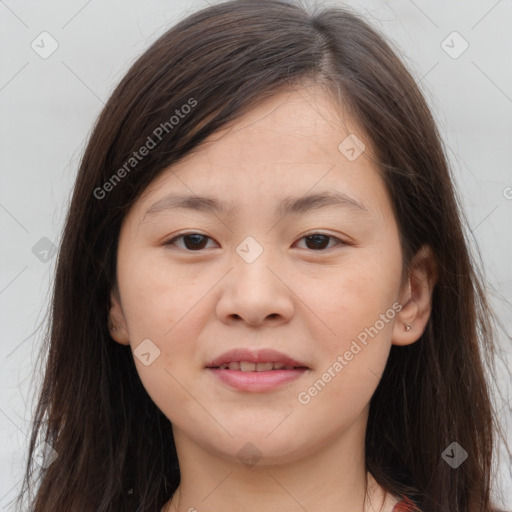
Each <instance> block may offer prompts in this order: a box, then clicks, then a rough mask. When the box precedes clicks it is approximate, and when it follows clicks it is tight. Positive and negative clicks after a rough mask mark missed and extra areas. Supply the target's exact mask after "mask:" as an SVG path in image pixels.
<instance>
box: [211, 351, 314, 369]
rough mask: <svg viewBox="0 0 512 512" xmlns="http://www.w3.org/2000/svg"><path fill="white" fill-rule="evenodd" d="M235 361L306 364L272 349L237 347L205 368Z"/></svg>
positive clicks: (292, 364) (305, 366) (303, 365)
mask: <svg viewBox="0 0 512 512" xmlns="http://www.w3.org/2000/svg"><path fill="white" fill-rule="evenodd" d="M236 361H247V362H249V363H282V364H284V365H285V366H299V367H304V368H307V365H305V364H304V363H301V362H300V361H296V360H295V359H293V358H291V357H289V356H287V355H286V354H283V353H281V352H278V351H277V350H272V349H261V350H256V351H254V352H252V351H250V350H248V349H246V348H237V349H234V350H229V351H228V352H224V354H222V355H220V356H218V357H216V358H215V359H213V360H212V361H210V362H209V363H207V364H206V367H207V368H216V367H218V366H220V365H221V364H228V363H232V362H236Z"/></svg>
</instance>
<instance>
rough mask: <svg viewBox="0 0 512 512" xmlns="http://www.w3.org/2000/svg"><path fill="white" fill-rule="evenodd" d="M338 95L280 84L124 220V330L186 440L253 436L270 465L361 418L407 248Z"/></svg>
mask: <svg viewBox="0 0 512 512" xmlns="http://www.w3.org/2000/svg"><path fill="white" fill-rule="evenodd" d="M335 111H336V110H335V108H334V105H333V104H332V103H330V100H329V99H328V98H327V97H326V96H324V95H323V94H322V92H321V91H320V90H318V89H314V88H312V89H302V90H300V92H298V91H295V90H293V91H286V92H282V93H279V94H277V95H276V96H274V97H272V99H270V100H266V101H265V102H264V103H261V104H260V105H259V106H258V107H257V108H254V109H253V110H252V111H251V112H250V113H248V114H247V115H245V116H244V117H243V118H240V119H239V120H238V121H237V122H236V123H235V124H233V125H232V126H231V127H230V128H229V129H224V130H222V131H220V132H218V133H216V134H215V136H212V137H211V138H210V139H209V141H208V143H207V144H206V145H204V146H202V147H201V148H200V149H198V150H197V151H196V152H194V153H193V154H190V155H189V156H188V157H187V158H186V159H184V160H182V161H181V162H179V163H178V164H176V165H174V166H173V167H172V168H169V169H167V170H166V171H165V172H164V173H163V174H161V175H160V176H159V177H158V179H156V180H155V181H154V182H153V183H152V184H151V186H150V187H149V188H147V189H146V190H145V192H144V194H143V195H142V196H141V197H140V198H139V199H138V201H137V202H136V203H135V204H134V205H133V207H132V209H131V210H130V212H129V214H128V215H127V216H126V218H125V219H124V223H123V225H122V229H121V233H120V240H119V246H118V255H117V257H118V260H117V282H118V289H119V296H117V295H116V294H114V293H113V295H112V309H111V319H112V321H113V323H114V324H115V325H116V326H117V331H116V334H115V336H114V337H115V339H116V341H118V342H119V343H125V344H128V343H129V344H130V346H131V349H132V351H133V354H134V360H135V363H136V367H137V371H138V373H139V376H140V378H141V380H142V383H143V385H144V386H145V388H146V390H147V392H148V393H149V395H150V396H151V398H152V399H153V401H154V402H155V404H156V405H157V406H158V407H159V408H160V410H161V411H162V412H163V413H164V414H165V415H166V416H167V418H169V420H170V421H171V422H172V425H173V429H174V433H175V438H176V440H177V445H178V441H179V440H181V439H185V438H186V439H188V440H191V441H192V442H194V443H195V444H196V445H198V446H201V447H202V448H204V449H206V450H208V451H209V452H210V453H214V454H216V455H218V456H221V457H223V458H224V459H229V458H233V460H235V458H237V457H238V458H239V457H240V456H241V454H243V453H244V452H243V450H244V449H245V450H246V451H247V450H249V451H250V449H249V448H247V446H249V445H247V446H246V447H245V448H243V447H244V446H245V445H246V443H251V445H250V446H252V447H253V448H251V449H253V450H255V451H256V452H257V454H258V457H262V458H263V461H266V462H268V463H269V464H272V463H276V462H277V461H278V460H279V461H286V460H289V461H292V460H294V459H297V458H298V457H301V456H303V455H304V454H305V453H308V452H313V451H314V450H316V449H318V448H319V447H320V446H323V445H325V444H326V443H328V442H331V441H332V440H334V439H336V438H338V437H339V436H343V435H344V434H346V433H347V432H348V431H349V430H350V429H357V430H358V431H359V433H361V432H363V433H364V429H365V422H366V418H367V411H368V404H369V400H370V398H371V396H372V394H373V392H374V391H375V389H376V387H377V384H378V382H379V379H380V377H381V374H382V372H383V370H384V367H385V364H386V360H387V357H388V354H389V350H390V348H391V345H392V344H393V343H394V342H397V340H398V337H397V335H396V333H397V332H398V330H403V329H402V327H398V323H399V322H397V320H398V319H399V313H398V312H399V310H400V308H401V306H400V303H401V299H402V298H403V295H402V292H403V290H402V289H401V270H402V256H401V248H400V244H399V234H398V229H397V223H396V221H395V218H394V215H393V212H392V206H391V202H390V198H389V196H388V193H387V190H386V188H385V185H384V183H383V181H382V178H381V177H380V175H379V172H378V170H377V168H376V166H375V165H374V164H373V163H372V161H371V158H369V156H370V153H369V143H368V141H367V142H365V136H364V134H363V133H362V132H361V130H360V129H359V128H358V127H357V124H356V123H355V122H354V121H353V120H351V119H350V118H349V117H348V116H343V117H344V119H343V120H342V121H340V118H339V117H338V115H337V114H335ZM349 134H355V135H356V136H357V137H358V138H359V140H360V141H362V142H363V143H364V144H366V152H364V153H362V154H360V155H359V156H358V154H359V152H360V150H361V149H362V146H360V144H359V143H357V141H355V139H353V138H349V139H347V136H348V135H349ZM354 141H355V142H354ZM313 195H317V197H316V199H315V198H314V197H313V198H311V197H310V196H313ZM177 196H192V197H196V200H195V201H193V200H189V201H186V200H183V199H182V200H179V199H177ZM197 196H201V197H207V198H209V200H208V201H206V200H204V201H199V200H197ZM172 198H174V199H172ZM308 198H309V199H308ZM210 200H211V201H210ZM212 205H217V206H218V207H213V206H212ZM221 207H222V208H221ZM401 314H403V312H402V313H401ZM410 341H411V342H412V341H414V340H413V339H411V340H410ZM404 343H405V342H404ZM232 351H238V352H232ZM244 351H245V352H244ZM273 351H275V352H273ZM230 352H231V354H230ZM223 355H226V357H224V358H223V357H222V356H223ZM219 358H220V359H219ZM223 363H224V364H223ZM240 363H242V364H241V367H240V366H237V365H239V364H240ZM256 363H258V364H257V365H256ZM283 365H285V368H281V369H279V368H280V367H282V366H283ZM288 367H293V369H287V368H288ZM254 447H256V448H254ZM241 449H242V452H240V450H241ZM246 455H247V454H246ZM249 455H250V454H249Z"/></svg>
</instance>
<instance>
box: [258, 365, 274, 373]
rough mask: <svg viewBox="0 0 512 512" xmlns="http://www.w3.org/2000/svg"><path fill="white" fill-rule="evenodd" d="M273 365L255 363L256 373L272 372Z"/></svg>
mask: <svg viewBox="0 0 512 512" xmlns="http://www.w3.org/2000/svg"><path fill="white" fill-rule="evenodd" d="M273 366H274V363H256V371H257V372H268V371H269V370H272V368H273Z"/></svg>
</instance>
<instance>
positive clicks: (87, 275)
mask: <svg viewBox="0 0 512 512" xmlns="http://www.w3.org/2000/svg"><path fill="white" fill-rule="evenodd" d="M304 83H315V84H317V85H319V86H321V87H322V88H323V89H324V90H325V91H326V93H327V94H329V95H330V97H331V98H332V100H333V101H334V102H337V104H338V105H344V107H346V108H348V109H350V111H351V113H352V114H353V115H354V116H355V118H356V119H357V120H358V121H359V124H360V126H361V127H362V129H363V131H364V133H365V136H366V138H367V140H368V141H371V144H372V148H373V149H374V151H375V155H376V163H377V164H378V166H379V169H380V170H381V172H382V176H383V177H384V180H385V183H386V186H387V187H388V190H389V192H390V196H391V198H392V203H393V208H394V212H395V215H396V219H397V222H398V226H399V229H400V235H401V244H402V250H403V255H404V269H405V270H407V265H408V264H409V262H410V261H411V257H412V255H414V253H415V252H416V251H417V250H418V249H419V248H420V247H421V246H422V245H424V244H428V245H429V246H430V247H431V248H432V250H433V252H434V255H435V258H436V260H437V264H438V267H439V277H438V282H437V285H436V287H435V289H434V296H433V309H432V313H431V318H430V320H429V322H428V325H427V328H426V330H425V332H424V334H423V335H422V336H421V338H420V339H419V340H418V342H416V343H414V344H412V345H410V346H407V347H395V346H393V347H392V349H391V353H390V356H389V360H388V363H387V367H386V369H385V371H384V374H383V376H382V379H381V381H380V383H379V385H378V388H377V390H376V392H375V394H374V396H373V398H372V400H371V404H370V414H369V420H368V425H367V432H366V465H367V469H368V470H369V471H370V472H371V473H372V474H373V476H374V477H375V479H376V480H377V481H378V482H379V484H381V485H382V486H383V487H384V488H385V489H386V490H388V491H390V492H392V493H394V494H397V495H398V494H402V495H406V496H408V497H409V498H411V499H412V500H414V501H415V502H416V503H417V504H418V505H419V506H420V507H421V508H422V510H424V511H434V510H435V511H436V512H448V511H449V512H490V511H491V510H493V507H492V504H491V499H490V475H491V469H492V462H493V445H494V438H495V435H494V433H495V431H496V428H497V421H496V416H495V415H494V413H493V408H492V401H491V397H490V394H489V388H488V383H487V381H488V377H487V376H486V368H487V365H486V363H489V364H492V354H493V332H494V329H493V325H492V321H491V319H492V318H493V317H492V314H491V311H490V309H489V307H488V304H487V302H486V298H485V295H484V287H483V284H482V283H483V280H482V278H481V277H480V273H479V271H478V270H477V267H476V265H475V263H474V257H473V256H472V255H471V253H470V250H469V247H470V245H469V240H468V239H467V235H466V234H465V231H464V222H465V221H464V218H463V216H462V214H461V212H460V208H459V206H458V200H457V197H456V194H455V191H454V187H453V183H452V179H451V176H450V171H449V168H448V165H447V159H446V156H445V150H444V148H443V145H442V142H441V140H440V137H439V134H438V131H437V129H436V126H435V123H434V120H433V118H432V115H431V113H430V111H429V108H428V106H427V104H426V102H425V100H424V98H423V96H422V94H421V92H420V91H419V89H418V86H417V85H416V83H415V81H414V79H413V78H412V76H411V75H410V74H409V72H408V71H407V70H406V68H405V67H404V65H403V64H402V62H401V60H400V59H399V58H398V57H397V55H396V54H395V52H394V51H393V50H392V49H391V45H390V43H388V42H387V41H386V40H385V38H384V37H383V36H382V35H380V34H378V33H377V32H376V31H375V30H374V29H372V28H371V27H370V26H369V25H368V24H367V23H366V22H365V21H364V20H362V19H361V17H360V16H358V15H357V14H355V13H352V12H351V11H349V10H347V9H341V8H323V9H320V8H314V9H311V10H309V9H308V8H307V7H306V6H304V5H300V4H298V3H292V2H289V1H284V0H282V1H280V0H265V1H237V0H235V1H228V2H225V3H221V4H217V5H214V6H212V7H208V8H206V9H204V10H201V11H199V12H196V13H195V14H193V15H191V16H189V17H187V18H185V19H183V20H182V21H180V22H179V23H178V24H176V25H175V26H174V27H172V28H171V29H170V30H169V31H167V32H166V33H165V34H163V35H162V36H161V37H160V38H159V39H158V40H157V41H156V42H155V43H154V44H153V45H152V46H151V47H150V48H149V49H148V50H147V51H146V52H145V53H144V54H143V55H142V56H141V57H140V58H139V59H138V60H137V61H136V62H135V63H134V64H133V66H132V67H131V69H130V70H129V71H128V73H127V74H126V76H125V77H124V78H123V80H122V81H121V83H120V84H119V85H118V87H117V88H116V89H115V91H114V92H113V94H112V96H111V97H110V99H109V101H108V102H107V104H106V105H105V107H104V109H103V111H102V113H101V115H100V116H99V119H98V121H97V123H96V126H95V128H94V131H93V133H92V135H91V137H90V140H89V143H88V145H87V148H86V150H85V153H84V155H83V158H82V161H81V165H80V168H79V171H78V176H77V178H76V184H75V187H74V192H73V197H72V201H71V204H70V208H69V214H68V217H67V221H66V224H65V228H64V232H63V237H62V242H61V244H60V251H59V256H58V263H57V270H56V278H55V285H54V289H53V296H52V309H51V318H50V322H49V327H48V332H47V333H46V337H45V340H44V341H45V343H44V344H43V350H42V352H41V357H45V358H46V359H45V375H44V382H43V385H42V389H41V392H40V396H39V401H38V404H37V409H36V411H35V415H34V424H33V430H32V435H31V441H30V446H29V453H28V462H27V467H26V474H25V480H24V485H23V489H22V492H21V493H20V497H19V500H21V498H22V497H23V496H25V495H26V494H29V493H30V497H29V500H30V506H29V508H30V510H31V511H34V512H50V511H51V512H55V511H64V510H70V511H73V512H86V511H87V512H93V511H94V512H107V511H115V512H120V511H124V512H129V511H147V512H159V511H160V509H161V507H162V506H163V504H164V503H165V502H166V501H167V500H168V498H169V497H170V495H171V494H172V493H173V492H174V491H175V489H176V488H177V486H178V484H179V480H180V472H179V465H178V459H177V456H176V450H175V446H174V441H173V435H172V430H171V424H170V422H169V420H168V419H167V418H166V417H165V416H164V415H163V413H162V412H161V411H160V410H159V409H158V408H157V407H156V405H155V404H154V403H153V401H152V400H151V398H150V397H149V395H148V394H147V393H146V391H145V389H144V387H143V386H142V383H141V381H140V379H139V378H138V375H137V371H136V368H135V364H134V361H133V356H132V353H131V350H130V347H129V346H122V345H120V344H119V343H115V342H114V341H113V340H112V338H111V337H110V335H109V331H108V328H107V319H108V311H109V305H110V304H109V297H110V292H111V290H112V287H114V286H115V275H116V252H117V242H118V236H119V231H120V226H121V222H122V221H123V218H124V217H125V215H126V213H127V212H128V210H129V209H130V207H131V205H133V203H134V201H135V200H136V199H137V198H138V197H139V196H140V194H141V193H142V192H143V191H144V190H145V188H146V187H147V186H148V185H149V184H150V183H151V182H152V181H153V180H154V179H155V178H156V177H157V176H158V175H159V173H161V172H162V171H163V170H164V169H166V168H167V167H169V166H171V165H173V164H174V163H176V162H178V161H179V160H180V159H181V158H182V157H184V156H185V155H187V154H188V153H190V152H191V151H193V150H194V149H196V148H198V147H199V146H200V144H201V142H202V141H204V140H205V139H206V137H208V136H209V135H211V134H212V133H214V132H215V131H216V130H218V129H220V128H221V127H224V126H225V125H226V124H227V123H229V122H232V121H234V120H236V119H237V118H239V117H240V116H241V115H242V114H244V113H246V112H247V111H249V110H250V109H251V107H253V106H255V105H256V104H257V103H258V102H259V101H261V100H262V99H263V98H266V97H269V96H271V95H273V94H275V93H276V92H277V91H280V90H281V89H283V88H286V87H297V86H298V85H301V84H304ZM184 105H188V107H187V108H186V109H185V108H183V106H184ZM177 110H178V111H179V114H178V113H177V112H176V111H177ZM173 116H174V118H175V119H173ZM149 139H151V141H152V142H151V144H150V143H149ZM143 146H146V147H150V146H151V147H150V149H149V151H148V152H147V155H145V156H144V157H143V158H142V157H141V158H138V157H135V156H134V154H135V153H137V152H138V151H139V150H140V148H141V147H143ZM121 169H124V172H123V171H122V170H121ZM484 353H485V354H487V355H489V358H488V360H486V359H487V358H485V357H484V356H483V355H482V354H484ZM42 441H45V442H46V443H47V445H44V446H51V447H52V448H53V450H55V452H56V453H57V458H56V459H55V460H54V461H53V462H52V463H51V464H49V465H48V464H43V466H47V467H43V468H42V469H40V470H36V469H37V466H36V465H35V464H34V459H35V453H36V447H37V446H38V445H39V444H40V443H41V442H42ZM452 442H457V443H458V444H459V445H460V446H461V447H463V448H464V450H465V451H466V452H467V453H468V454H469V457H468V458H467V460H466V461H465V462H464V463H463V464H462V465H460V466H459V467H458V468H457V469H452V467H450V466H449V465H448V464H447V463H446V462H445V461H444V460H443V459H442V457H441V454H442V453H443V451H444V450H445V449H446V448H447V447H448V446H449V445H450V444H451V443H452ZM45 453H46V455H47V456H48V453H47V452H45ZM34 470H36V471H34ZM34 473H35V477H34ZM32 480H34V481H32ZM34 487H36V489H37V492H36V493H35V494H34V493H33V492H32V490H33V488H34Z"/></svg>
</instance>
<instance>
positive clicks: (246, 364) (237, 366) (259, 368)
mask: <svg viewBox="0 0 512 512" xmlns="http://www.w3.org/2000/svg"><path fill="white" fill-rule="evenodd" d="M207 368H218V369H220V370H239V371H241V372H269V371H275V370H294V369H297V368H302V369H304V370H306V369H307V366H292V365H287V364H284V363H279V362H272V361H269V362H267V363H252V362H250V361H231V362H229V363H223V364H221V365H219V366H207Z"/></svg>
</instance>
